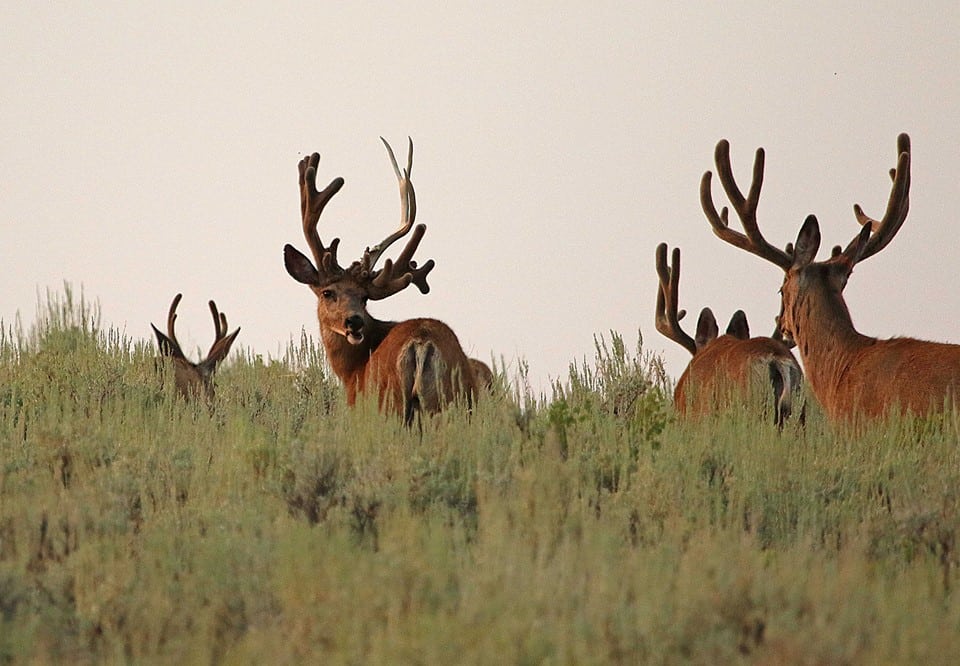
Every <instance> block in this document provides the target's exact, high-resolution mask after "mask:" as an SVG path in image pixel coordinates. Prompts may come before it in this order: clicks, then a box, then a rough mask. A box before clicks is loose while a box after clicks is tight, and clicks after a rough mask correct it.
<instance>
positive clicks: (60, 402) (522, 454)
mask: <svg viewBox="0 0 960 666" xmlns="http://www.w3.org/2000/svg"><path fill="white" fill-rule="evenodd" d="M43 307H44V308H46V312H45V314H44V316H43V317H41V321H40V322H39V323H38V324H37V325H36V326H35V328H33V329H31V330H28V331H23V330H16V327H15V326H13V325H11V323H10V322H4V323H3V325H2V329H0V663H45V662H51V663H52V662H70V663H92V662H97V663H102V662H107V663H115V662H138V663H140V662H151V663H154V662H163V663H171V662H174V663H176V662H180V663H203V662H216V663H220V662H228V663H325V664H326V663H329V664H336V663H349V664H373V663H423V664H454V663H458V664H479V663H482V664H488V663H489V664H492V663H496V664H504V663H508V664H514V663H516V664H534V663H537V664H539V663H549V664H574V663H576V664H593V663H628V664H638V663H643V664H673V663H700V664H723V663H759V664H878V663H898V664H910V663H923V664H953V663H958V660H960V603H958V600H957V588H958V586H960V576H958V573H957V566H958V563H960V555H958V548H960V542H958V532H960V447H958V439H960V419H958V418H957V414H954V413H951V414H949V415H948V416H947V417H946V418H943V419H940V420H938V421H936V422H916V421H898V422H895V423H890V424H885V425H878V426H875V427H872V428H869V429H866V430H865V431H863V432H860V433H857V434H851V433H844V432H836V431H833V430H831V429H829V428H828V427H827V426H826V425H825V424H824V422H823V418H822V416H821V414H820V413H819V412H818V410H817V409H816V408H815V407H810V408H808V418H807V423H806V427H805V429H801V428H799V427H798V425H797V424H796V423H791V424H789V425H788V426H787V428H786V430H785V431H784V432H783V433H782V434H779V433H778V432H777V430H776V428H775V427H774V426H773V423H772V419H764V420H763V421H760V420H759V418H758V416H757V414H756V413H755V412H754V411H753V410H750V409H744V410H740V411H738V412H737V413H732V414H726V415H722V416H720V417H717V418H715V419H711V420H708V421H705V422H702V423H699V424H682V423H678V422H677V421H676V420H675V419H674V417H673V413H672V407H671V405H670V402H669V400H668V399H667V398H665V397H664V396H666V395H669V386H668V383H669V382H668V381H667V380H666V379H665V378H664V377H663V375H662V370H661V368H660V365H659V362H658V359H656V358H654V357H651V356H649V355H648V354H646V352H644V351H643V350H642V349H638V350H637V351H636V352H629V351H627V350H624V348H623V343H622V341H621V340H620V338H619V337H617V336H615V335H605V336H604V338H603V339H600V340H599V342H598V345H597V355H596V358H594V359H592V360H590V361H589V362H586V363H584V362H578V363H576V364H574V365H572V366H571V370H570V374H569V376H568V377H565V378H562V379H560V380H558V381H557V382H556V384H555V386H554V389H553V392H552V395H549V396H534V395H531V394H530V392H529V390H527V389H526V388H525V386H524V379H523V372H522V370H521V372H519V373H517V376H515V377H505V376H503V373H501V376H500V377H499V378H498V380H499V381H498V387H497V390H496V392H495V394H494V395H493V396H491V397H489V398H488V399H486V400H484V401H483V402H482V403H481V404H480V405H479V406H478V407H477V408H476V409H475V410H474V412H473V414H472V415H471V414H467V413H466V411H465V410H462V409H460V410H451V411H449V412H447V413H445V414H443V416H442V417H440V418H437V419H434V420H433V421H431V422H428V423H426V424H425V426H424V428H423V432H422V435H421V434H420V433H418V432H417V431H416V430H413V431H407V430H404V429H403V428H402V427H401V426H400V424H399V421H397V420H393V419H387V418H383V417H381V416H379V415H378V414H377V413H376V409H375V406H374V405H372V404H369V403H367V404H362V405H361V406H360V407H359V408H358V409H356V410H348V409H346V408H345V405H344V401H343V395H342V390H341V388H340V387H339V386H338V385H337V384H336V382H335V381H334V380H333V379H332V378H331V377H329V376H328V373H327V371H326V370H325V365H324V362H323V356H322V350H320V349H319V347H317V346H316V345H315V344H314V342H313V341H312V340H310V339H309V338H306V337H305V338H303V339H302V340H300V341H299V342H297V343H294V344H291V345H290V347H289V349H288V350H287V353H286V355H285V357H284V358H282V359H276V360H263V359H259V358H252V357H249V356H244V355H243V354H242V353H240V354H236V353H235V354H234V356H232V357H231V358H230V359H229V360H228V361H227V363H226V364H225V367H224V368H223V369H222V370H221V372H220V374H219V375H218V378H217V386H218V388H217V391H218V399H217V402H216V404H215V405H213V406H212V407H211V408H207V407H206V406H204V405H202V404H186V403H184V402H183V401H182V400H179V399H178V398H177V397H176V395H175V391H174V389H173V387H172V385H171V384H172V383H171V382H170V381H166V382H165V383H163V381H162V379H163V373H160V372H158V370H157V368H156V365H155V361H154V356H155V350H154V347H153V345H152V342H148V341H146V340H130V339H127V338H125V337H123V336H122V335H121V334H120V333H118V332H117V331H115V330H111V329H102V328H101V327H100V325H99V323H98V321H97V320H98V317H97V308H96V306H95V305H91V304H90V303H88V302H83V301H78V300H77V299H76V298H75V296H74V295H72V294H71V293H70V291H69V290H67V292H66V294H65V295H62V296H57V295H52V296H50V298H49V302H48V303H46V304H44V305H43ZM312 324H313V322H309V323H308V326H309V325H312ZM241 342H242V340H241ZM166 379H167V380H169V373H168V375H167V377H166Z"/></svg>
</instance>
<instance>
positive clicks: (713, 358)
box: [655, 243, 803, 428]
mask: <svg viewBox="0 0 960 666" xmlns="http://www.w3.org/2000/svg"><path fill="white" fill-rule="evenodd" d="M656 265H657V276H658V278H659V285H658V287H657V308H656V318H655V324H656V328H657V330H658V331H659V332H660V333H661V334H662V335H663V336H665V337H666V338H668V339H670V340H673V341H674V342H676V343H677V344H679V345H680V346H682V347H683V348H684V349H686V350H687V351H688V352H690V354H691V356H692V358H691V359H690V363H689V364H688V365H687V367H686V369H685V370H684V371H683V374H682V375H680V379H679V380H677V386H676V388H675V389H674V394H673V399H674V404H675V405H676V408H677V411H678V412H679V413H681V414H685V415H688V416H693V417H701V416H704V415H706V414H711V413H714V412H717V411H720V410H722V409H725V408H729V407H730V406H731V405H741V404H743V403H744V402H746V401H747V399H748V398H749V396H750V395H751V391H753V390H754V387H755V386H757V385H766V387H767V388H765V389H763V392H764V393H765V394H766V395H767V396H770V397H772V400H770V399H769V398H768V399H767V401H769V402H770V403H772V405H773V410H772V411H773V418H774V422H775V423H776V424H777V426H778V427H780V428H782V427H783V424H784V422H785V420H786V419H787V418H789V417H790V414H791V413H792V410H793V398H794V394H795V392H796V391H798V389H799V387H800V383H801V381H802V378H803V373H802V372H801V371H800V366H799V365H798V364H797V360H796V359H795V358H794V357H793V354H791V353H790V350H789V349H788V348H787V346H786V345H785V344H784V343H783V342H781V341H779V340H775V339H773V338H768V337H754V338H752V337H750V327H749V324H748V323H747V316H746V314H744V312H743V310H737V311H736V312H735V313H734V315H733V317H732V318H731V319H730V324H729V325H728V326H727V330H726V332H725V333H724V334H723V335H719V333H720V329H719V327H718V326H717V320H716V317H714V314H713V311H712V310H711V309H710V308H704V309H703V310H702V311H701V312H700V317H699V319H698V320H697V332H696V337H690V335H689V334H688V333H686V332H685V331H684V330H683V328H681V326H680V320H681V319H683V317H684V315H685V314H686V311H685V310H681V309H679V293H678V292H679V288H680V248H674V249H673V255H672V257H671V261H670V265H667V244H666V243H660V245H658V246H657V256H656ZM755 382H756V383H755Z"/></svg>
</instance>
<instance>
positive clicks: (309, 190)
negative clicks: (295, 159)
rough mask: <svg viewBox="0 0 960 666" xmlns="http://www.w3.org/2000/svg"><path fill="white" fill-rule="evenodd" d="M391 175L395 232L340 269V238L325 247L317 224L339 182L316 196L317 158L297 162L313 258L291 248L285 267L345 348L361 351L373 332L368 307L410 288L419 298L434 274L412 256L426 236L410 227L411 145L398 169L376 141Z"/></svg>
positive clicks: (322, 323)
mask: <svg viewBox="0 0 960 666" xmlns="http://www.w3.org/2000/svg"><path fill="white" fill-rule="evenodd" d="M380 140H381V141H383V144H384V146H386V148H387V154H388V155H389V156H390V162H391V163H392V164H393V170H394V172H395V173H396V176H397V180H398V182H399V184H400V226H399V227H398V228H397V230H396V231H394V232H393V233H391V234H390V235H389V236H387V237H386V238H384V239H383V240H382V241H380V242H379V243H377V244H376V245H374V246H373V247H368V248H367V249H366V251H365V252H364V253H363V255H362V256H361V258H360V259H359V260H358V261H354V262H353V263H352V264H350V265H349V266H347V267H346V268H344V267H343V266H341V265H340V264H339V263H338V261H337V246H338V245H339V243H340V239H339V238H334V239H333V240H332V241H331V242H330V244H329V245H328V246H325V245H324V244H323V242H322V241H321V240H320V235H319V234H318V233H317V223H318V221H319V220H320V214H321V213H322V212H323V209H324V207H325V206H326V205H327V203H328V202H329V201H330V199H331V198H332V197H333V195H334V194H336V193H337V192H339V191H340V188H341V187H343V182H344V181H343V178H335V179H334V180H333V181H331V183H330V184H329V185H328V186H327V187H326V188H325V189H324V190H323V191H318V190H317V165H318V164H319V162H320V155H319V154H317V153H313V154H312V155H309V156H307V157H304V158H303V159H302V160H301V161H300V165H299V169H300V210H301V214H302V218H303V235H304V238H305V239H306V241H307V246H308V247H309V248H310V250H311V252H312V253H313V262H311V261H310V259H308V258H307V257H306V256H304V255H303V254H302V253H300V252H299V251H298V250H297V249H295V248H294V247H293V246H292V245H289V244H288V245H286V246H285V247H284V248H283V257H284V264H285V266H286V269H287V272H288V273H289V274H290V276H291V277H293V279H295V280H297V281H298V282H302V283H303V284H305V285H307V286H309V287H310V289H312V290H313V292H314V293H315V294H316V296H317V316H318V318H319V320H320V327H321V330H322V331H324V332H325V333H326V334H328V335H336V336H340V337H341V338H342V339H343V340H344V341H346V342H347V343H348V344H350V345H357V346H359V345H362V344H363V343H364V342H365V340H366V338H367V335H368V334H369V332H370V331H371V330H372V328H373V321H372V318H371V316H370V314H369V313H368V312H367V301H371V300H373V301H378V300H382V299H384V298H387V297H389V296H392V295H394V294H396V293H399V292H400V291H403V290H404V289H406V288H407V287H408V286H409V285H410V284H415V285H416V286H417V288H418V289H419V290H420V292H421V293H424V294H426V293H427V292H429V291H430V287H429V285H428V284H427V274H428V273H429V272H430V271H431V270H432V269H433V266H434V262H433V260H432V259H431V260H429V261H427V262H426V263H425V264H424V265H423V266H420V267H418V266H417V263H416V262H415V261H413V255H414V253H415V252H416V250H417V247H418V246H419V244H420V240H421V239H422V238H423V234H424V233H425V232H426V226H425V225H422V224H420V225H417V226H416V227H415V228H414V227H413V223H414V220H415V219H416V215H417V200H416V194H415V192H414V189H413V183H412V182H411V181H410V173H411V171H412V169H413V141H412V140H410V141H409V152H408V156H407V166H406V168H404V169H400V167H399V166H398V165H397V160H396V157H395V156H394V153H393V149H392V148H391V147H390V144H388V143H387V142H386V140H384V139H383V137H381V139H380ZM411 229H413V234H412V235H411V236H410V239H409V240H408V241H407V245H406V247H404V249H403V251H402V252H401V253H400V255H399V256H398V257H397V258H396V260H390V259H387V260H385V261H384V263H383V266H382V267H381V268H377V262H378V261H379V260H380V258H381V256H382V255H383V253H384V252H385V251H386V250H387V248H389V247H390V245H392V244H393V243H394V242H396V241H397V240H399V239H400V238H403V237H404V236H406V235H407V234H408V233H409V232H410V230H411Z"/></svg>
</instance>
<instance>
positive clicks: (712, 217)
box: [700, 139, 793, 270]
mask: <svg viewBox="0 0 960 666" xmlns="http://www.w3.org/2000/svg"><path fill="white" fill-rule="evenodd" d="M714 161H715V162H716V165H717V175H718V177H719V178H720V184H721V185H722V186H723V189H724V191H725V192H726V193H727V198H728V199H730V205H731V206H733V209H734V210H735V211H736V213H737V216H738V217H739V218H740V223H741V224H742V225H743V230H744V231H745V232H746V233H745V234H743V233H740V232H739V231H734V230H733V229H731V228H730V225H729V220H728V215H727V207H726V206H724V207H723V208H722V209H721V211H720V213H719V214H717V208H716V206H714V204H713V195H712V194H711V192H710V182H711V179H712V177H713V174H712V173H711V172H709V171H707V172H706V173H704V174H703V178H702V179H701V180H700V205H701V206H702V207H703V212H704V214H706V216H707V220H708V221H709V222H710V226H711V227H713V233H714V234H715V235H716V236H717V237H718V238H720V239H721V240H723V241H725V242H727V243H730V244H731V245H733V246H734V247H738V248H740V249H741V250H746V251H747V252H750V253H752V254H755V255H757V256H758V257H761V258H763V259H766V260H767V261H769V262H771V263H773V264H776V265H777V266H779V267H780V268H782V269H783V270H787V269H788V268H790V265H791V264H792V263H793V256H792V253H791V252H785V251H783V250H781V249H779V248H777V247H774V246H773V245H771V244H770V243H768V242H767V240H766V239H765V238H764V237H763V234H761V233H760V227H759V226H758V225H757V204H758V203H759V202H760V188H761V187H762V186H763V165H764V152H763V148H757V153H756V157H755V158H754V160H753V180H752V181H751V183H750V191H749V192H748V193H747V196H746V197H744V196H743V193H742V192H741V191H740V188H739V187H737V181H736V179H734V177H733V169H732V168H731V166H730V143H729V142H728V141H727V140H726V139H722V140H721V141H719V142H718V143H717V148H716V150H715V152H714Z"/></svg>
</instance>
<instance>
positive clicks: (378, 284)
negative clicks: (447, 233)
mask: <svg viewBox="0 0 960 666" xmlns="http://www.w3.org/2000/svg"><path fill="white" fill-rule="evenodd" d="M426 231H427V227H426V225H423V224H418V225H417V226H416V227H415V228H414V230H413V234H412V235H411V236H410V239H409V240H408V241H407V244H406V246H405V247H404V248H403V252H401V253H400V256H399V257H397V260H396V261H391V260H390V259H387V260H386V261H385V262H384V265H383V268H382V269H381V270H380V271H379V272H377V274H376V276H375V277H374V278H373V280H372V281H371V287H373V288H372V289H370V290H369V297H370V298H371V299H373V300H380V299H383V298H386V297H387V296H390V295H392V294H395V293H397V292H398V291H401V290H403V289H406V287H407V286H408V285H410V284H411V283H413V284H415V285H416V286H417V289H419V290H420V293H422V294H426V293H428V292H429V291H430V285H429V284H427V275H428V274H429V273H430V271H432V270H433V267H434V266H435V265H436V263H435V262H434V261H433V259H429V260H427V262H426V263H424V265H423V266H420V267H418V266H417V262H415V261H413V260H412V259H413V254H414V253H415V252H416V251H417V247H418V246H419V245H420V240H421V239H422V238H423V235H424V233H426ZM395 275H397V277H394V276H395Z"/></svg>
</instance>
